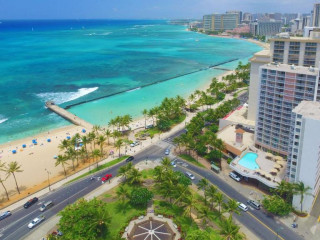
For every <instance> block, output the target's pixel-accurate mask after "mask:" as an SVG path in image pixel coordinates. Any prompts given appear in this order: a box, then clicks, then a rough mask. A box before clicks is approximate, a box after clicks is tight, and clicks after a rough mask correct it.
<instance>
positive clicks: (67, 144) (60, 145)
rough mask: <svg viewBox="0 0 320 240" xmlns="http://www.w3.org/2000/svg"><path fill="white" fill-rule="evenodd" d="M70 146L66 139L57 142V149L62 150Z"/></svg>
mask: <svg viewBox="0 0 320 240" xmlns="http://www.w3.org/2000/svg"><path fill="white" fill-rule="evenodd" d="M69 146H70V141H68V140H67V139H64V140H62V142H61V143H60V144H59V149H60V150H62V151H64V150H66V149H67V148H68V147H69Z"/></svg>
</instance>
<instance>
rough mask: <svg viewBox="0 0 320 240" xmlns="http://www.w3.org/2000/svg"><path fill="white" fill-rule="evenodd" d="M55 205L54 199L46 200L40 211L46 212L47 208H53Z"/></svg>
mask: <svg viewBox="0 0 320 240" xmlns="http://www.w3.org/2000/svg"><path fill="white" fill-rule="evenodd" d="M52 206H53V202H52V201H48V202H45V203H44V204H42V206H41V207H40V209H39V210H40V212H44V211H45V210H47V209H48V208H51V207H52Z"/></svg>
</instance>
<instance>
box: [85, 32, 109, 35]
mask: <svg viewBox="0 0 320 240" xmlns="http://www.w3.org/2000/svg"><path fill="white" fill-rule="evenodd" d="M111 33H112V32H105V33H86V34H84V35H86V36H107V35H110V34H111Z"/></svg>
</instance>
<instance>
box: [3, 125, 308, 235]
mask: <svg viewBox="0 0 320 240" xmlns="http://www.w3.org/2000/svg"><path fill="white" fill-rule="evenodd" d="M184 131H185V130H181V131H179V132H177V133H174V134H172V135H171V136H170V137H169V138H167V139H165V140H164V141H162V144H161V146H160V145H152V146H150V147H148V148H146V149H145V150H143V151H141V152H140V153H138V154H136V155H135V156H134V157H135V159H134V161H133V163H134V164H135V163H138V162H141V161H145V160H146V159H148V161H154V160H159V159H160V158H161V157H164V156H165V155H164V151H165V149H166V148H167V147H169V148H170V147H172V145H171V144H172V142H171V140H172V139H173V138H174V137H175V136H178V135H180V134H181V133H183V132H184ZM162 145H165V147H163V146H162ZM179 161H180V162H183V163H186V162H184V161H183V160H179ZM125 164H126V162H121V163H119V164H117V165H115V166H113V167H110V168H107V169H104V170H101V171H100V172H98V173H95V174H94V175H93V177H94V180H91V179H90V178H91V176H88V177H86V178H83V179H80V180H78V181H75V182H73V183H70V184H67V185H65V186H62V187H60V188H58V189H56V190H55V191H52V192H50V193H48V194H46V195H44V196H39V201H38V202H37V203H36V204H34V205H33V206H31V207H29V208H28V209H24V208H23V206H21V207H19V208H17V209H14V210H12V211H11V213H12V216H10V217H8V218H6V219H4V220H2V221H0V239H5V240H18V239H23V238H24V237H25V236H26V235H27V234H29V233H30V231H33V229H31V230H30V229H28V227H27V225H28V223H29V222H31V221H32V220H33V219H34V218H35V217H38V216H41V215H43V216H45V218H46V219H49V218H51V217H52V216H54V215H56V214H57V213H59V211H61V210H62V209H63V208H65V207H66V206H67V205H68V204H72V203H74V202H75V201H76V200H77V199H79V198H81V197H83V196H85V195H86V194H88V193H90V192H91V191H93V190H94V189H96V188H97V187H99V186H100V185H101V180H99V179H98V178H99V177H102V176H104V175H105V174H107V173H108V174H110V173H111V174H112V175H113V176H116V175H117V171H118V169H119V167H121V166H123V165H125ZM187 165H188V166H187ZM187 165H185V166H186V167H184V166H182V165H181V164H178V166H177V168H175V170H179V171H182V172H185V171H186V170H188V171H191V172H193V173H194V175H195V177H196V179H195V180H193V182H194V183H197V182H198V181H199V179H201V177H205V178H206V179H207V180H209V181H210V182H211V183H212V184H214V185H216V186H217V187H218V188H219V189H221V191H223V192H224V193H225V194H226V195H227V196H229V197H231V198H234V199H235V200H237V201H239V202H243V203H246V201H247V200H248V199H247V197H246V196H243V195H242V194H240V193H239V192H238V191H237V190H236V189H235V188H233V187H232V186H230V185H229V184H228V183H226V182H224V181H223V180H222V179H221V178H219V177H218V175H217V174H216V173H214V172H212V171H210V170H207V169H203V168H199V167H196V166H194V165H191V164H188V163H187ZM105 184H108V183H105ZM49 200H52V201H53V202H54V206H53V207H52V208H50V209H48V210H46V211H45V212H43V213H42V212H40V211H39V208H40V206H41V205H42V204H43V203H44V202H46V201H49ZM234 217H235V218H236V219H238V220H239V222H241V223H242V224H244V225H245V226H246V227H247V228H248V229H249V230H250V231H252V232H253V233H254V234H255V235H256V236H258V237H259V238H260V239H265V240H272V239H281V240H300V239H301V240H302V239H303V238H302V237H301V236H299V235H297V234H296V233H295V232H293V231H292V230H291V229H290V228H288V227H286V226H285V225H283V224H281V223H280V222H278V221H276V220H275V219H274V218H273V217H270V216H268V214H266V213H265V212H264V211H263V210H255V209H253V208H249V211H248V212H242V213H241V215H240V216H239V215H236V214H234ZM37 227H41V224H40V225H39V226H36V227H35V228H37Z"/></svg>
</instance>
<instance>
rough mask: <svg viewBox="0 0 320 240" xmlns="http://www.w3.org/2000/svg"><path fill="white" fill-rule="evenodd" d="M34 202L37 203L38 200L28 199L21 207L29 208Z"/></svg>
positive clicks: (35, 198)
mask: <svg viewBox="0 0 320 240" xmlns="http://www.w3.org/2000/svg"><path fill="white" fill-rule="evenodd" d="M36 202H38V198H37V197H34V198H32V199H30V200H29V201H28V202H26V203H25V204H24V205H23V207H24V208H29V207H31V206H32V205H33V204H35V203H36Z"/></svg>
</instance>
